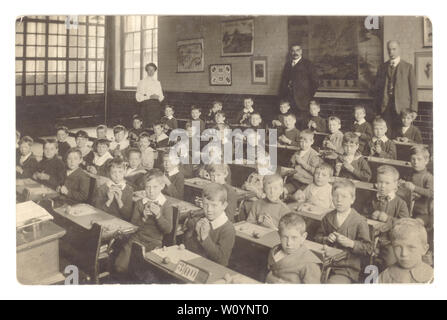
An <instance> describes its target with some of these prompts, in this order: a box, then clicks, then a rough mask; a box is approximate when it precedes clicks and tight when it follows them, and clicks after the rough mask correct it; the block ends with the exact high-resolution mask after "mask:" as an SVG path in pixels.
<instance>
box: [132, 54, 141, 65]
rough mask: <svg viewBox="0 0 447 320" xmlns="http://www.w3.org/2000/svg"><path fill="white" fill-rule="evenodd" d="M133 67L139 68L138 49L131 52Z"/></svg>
mask: <svg viewBox="0 0 447 320" xmlns="http://www.w3.org/2000/svg"><path fill="white" fill-rule="evenodd" d="M133 67H134V68H140V51H134V52H133Z"/></svg>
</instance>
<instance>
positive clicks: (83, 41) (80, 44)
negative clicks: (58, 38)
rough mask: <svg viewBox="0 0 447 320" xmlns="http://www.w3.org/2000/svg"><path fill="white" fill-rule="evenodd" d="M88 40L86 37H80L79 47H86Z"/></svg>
mask: <svg viewBox="0 0 447 320" xmlns="http://www.w3.org/2000/svg"><path fill="white" fill-rule="evenodd" d="M86 39H87V38H86V37H78V46H79V47H85V46H86V45H85V44H86V42H87V40H86Z"/></svg>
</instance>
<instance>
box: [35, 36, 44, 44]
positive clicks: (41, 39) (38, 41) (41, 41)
mask: <svg viewBox="0 0 447 320" xmlns="http://www.w3.org/2000/svg"><path fill="white" fill-rule="evenodd" d="M36 44H37V45H38V46H44V45H45V35H43V34H39V35H37V41H36Z"/></svg>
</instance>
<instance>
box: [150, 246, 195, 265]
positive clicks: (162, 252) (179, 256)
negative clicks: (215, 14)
mask: <svg viewBox="0 0 447 320" xmlns="http://www.w3.org/2000/svg"><path fill="white" fill-rule="evenodd" d="M151 253H153V254H155V255H157V256H159V257H160V258H162V259H164V258H166V257H169V259H170V260H171V262H172V263H173V264H177V263H178V262H179V261H180V260H183V261H186V262H188V261H190V260H192V259H195V258H199V257H200V256H199V255H198V254H195V253H194V252H191V251H189V250H187V249H183V250H182V249H180V247H179V246H176V245H174V246H171V247H166V248H165V249H162V248H160V249H154V250H152V251H151Z"/></svg>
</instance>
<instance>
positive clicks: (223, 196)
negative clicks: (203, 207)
mask: <svg viewBox="0 0 447 320" xmlns="http://www.w3.org/2000/svg"><path fill="white" fill-rule="evenodd" d="M202 197H203V198H204V199H207V200H211V201H220V202H221V203H224V202H226V201H227V189H225V187H224V186H223V185H220V184H217V183H209V184H207V185H206V188H203V191H202Z"/></svg>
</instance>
